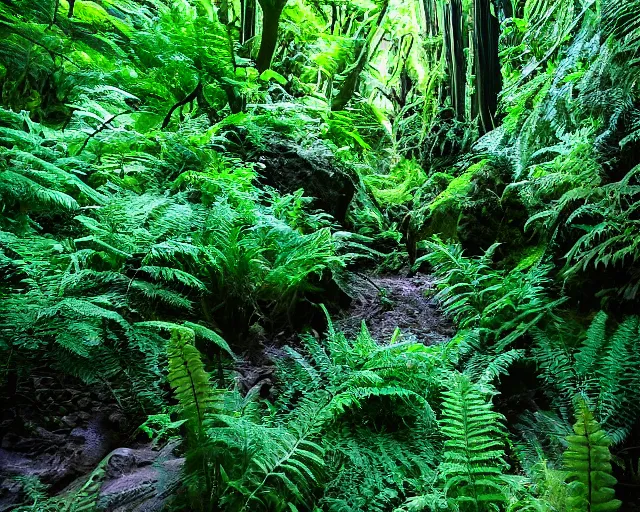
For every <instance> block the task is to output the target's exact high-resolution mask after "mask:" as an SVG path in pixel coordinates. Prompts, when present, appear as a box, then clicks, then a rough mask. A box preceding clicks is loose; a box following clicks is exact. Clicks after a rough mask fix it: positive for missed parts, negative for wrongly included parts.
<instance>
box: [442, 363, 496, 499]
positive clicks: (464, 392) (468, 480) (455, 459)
mask: <svg viewBox="0 0 640 512" xmlns="http://www.w3.org/2000/svg"><path fill="white" fill-rule="evenodd" d="M442 407H443V411H442V420H441V421H440V424H441V429H442V432H443V434H444V435H445V442H444V454H443V461H442V463H441V464H440V466H439V473H440V475H441V478H442V480H443V482H444V492H445V493H446V495H447V499H448V501H449V502H450V503H452V504H453V503H455V504H457V506H458V507H460V509H461V510H491V508H492V505H493V504H497V503H501V502H504V501H505V500H506V497H505V480H504V478H503V477H502V474H503V472H504V470H505V469H506V464H505V462H504V449H503V445H504V436H505V433H504V427H503V426H502V421H503V418H502V416H501V415H500V414H498V413H496V412H494V411H493V410H492V407H491V403H490V402H488V401H487V399H486V397H485V396H484V395H483V394H482V392H480V390H479V389H478V387H477V386H475V385H474V384H473V383H472V382H471V381H470V380H469V378H468V377H466V376H464V375H459V374H458V375H453V376H452V377H451V380H450V387H449V388H448V389H446V390H445V391H444V392H443V403H442Z"/></svg>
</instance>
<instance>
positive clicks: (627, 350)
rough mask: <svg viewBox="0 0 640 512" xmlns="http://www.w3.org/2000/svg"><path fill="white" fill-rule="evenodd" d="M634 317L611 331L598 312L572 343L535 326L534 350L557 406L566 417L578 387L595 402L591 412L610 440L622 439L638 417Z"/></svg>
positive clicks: (551, 396)
mask: <svg viewBox="0 0 640 512" xmlns="http://www.w3.org/2000/svg"><path fill="white" fill-rule="evenodd" d="M638 322H639V320H638V318H637V317H635V316H633V317H628V318H626V319H625V320H624V321H623V322H622V323H621V324H620V325H618V326H617V328H616V329H615V331H613V332H612V333H610V332H608V330H607V315H606V314H605V313H603V312H600V313H598V314H597V315H596V316H595V318H594V319H593V321H592V323H591V325H590V327H589V329H588V330H587V332H586V333H585V334H584V335H583V336H582V337H581V339H580V338H579V339H580V341H581V343H580V344H578V345H576V343H575V341H574V340H575V337H572V336H567V335H564V336H563V335H562V331H559V332H557V333H555V334H553V333H551V332H547V333H544V332H537V333H536V334H535V340H536V344H535V347H534V349H533V356H534V358H535V361H536V363H537V364H538V366H539V368H540V370H541V374H540V377H541V378H542V379H543V380H544V382H545V383H546V384H547V385H548V386H549V388H548V393H549V395H550V398H551V400H552V402H553V404H554V406H555V407H556V408H557V410H558V412H559V413H560V414H562V415H563V416H564V417H565V418H567V417H568V414H569V412H570V410H571V403H572V400H573V396H574V395H575V394H576V393H581V394H583V395H585V396H587V397H589V400H590V401H592V402H593V403H594V404H596V405H595V409H594V414H595V415H596V418H597V421H598V422H599V423H600V424H602V425H603V427H604V429H605V431H606V432H607V435H608V437H609V438H610V439H612V441H613V442H614V443H621V442H623V441H624V440H625V439H626V438H627V436H629V435H630V433H631V432H632V431H633V430H634V428H635V426H636V425H637V422H638V419H639V418H638V414H637V410H636V407H635V405H634V404H635V403H636V402H637V400H638V396H637V395H638V391H637V390H638V385H637V382H638V378H639V376H638V374H639V372H638V361H637V358H638V357H637V354H638V342H639V340H640V334H639V331H638V328H639V324H638Z"/></svg>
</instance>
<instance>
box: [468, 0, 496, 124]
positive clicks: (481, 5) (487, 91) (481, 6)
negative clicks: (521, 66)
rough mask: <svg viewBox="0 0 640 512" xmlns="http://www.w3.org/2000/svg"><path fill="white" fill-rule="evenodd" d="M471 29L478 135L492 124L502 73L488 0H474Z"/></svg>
mask: <svg viewBox="0 0 640 512" xmlns="http://www.w3.org/2000/svg"><path fill="white" fill-rule="evenodd" d="M473 18H474V24H473V30H474V36H475V37H474V39H475V41H474V42H475V51H476V62H475V65H476V98H477V103H478V112H479V114H480V134H481V135H482V134H484V133H486V132H488V131H490V130H493V129H494V128H495V127H496V118H495V117H496V111H497V109H498V94H499V93H500V90H501V89H502V75H501V74H500V62H499V60H498V38H499V36H500V24H499V22H498V18H497V17H496V16H495V15H494V14H492V12H491V0H474V2H473Z"/></svg>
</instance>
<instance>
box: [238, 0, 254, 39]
mask: <svg viewBox="0 0 640 512" xmlns="http://www.w3.org/2000/svg"><path fill="white" fill-rule="evenodd" d="M240 9H241V11H242V12H241V15H240V16H241V24H242V28H241V30H240V44H244V43H246V42H247V41H248V40H249V39H251V38H252V37H253V36H255V35H256V0H240Z"/></svg>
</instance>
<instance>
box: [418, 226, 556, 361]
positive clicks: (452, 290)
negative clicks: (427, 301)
mask: <svg viewBox="0 0 640 512" xmlns="http://www.w3.org/2000/svg"><path fill="white" fill-rule="evenodd" d="M425 246H426V247H427V248H428V249H429V250H430V251H431V252H429V253H428V254H426V255H425V256H423V257H421V258H419V259H418V260H417V261H416V265H419V264H420V263H422V262H423V261H427V262H429V263H430V264H431V265H432V266H433V271H434V272H435V274H436V276H438V277H439V279H440V282H439V285H438V286H439V288H440V291H439V292H438V294H437V295H436V299H437V300H438V301H439V302H440V303H441V305H442V308H443V309H444V311H445V312H446V313H447V314H448V315H450V316H451V317H452V319H453V320H454V321H455V322H456V324H457V325H459V326H460V328H462V329H468V330H471V331H472V332H475V333H476V334H475V336H476V337H478V338H479V342H480V344H481V345H482V346H483V347H485V348H488V349H490V350H491V351H493V352H494V353H500V352H502V351H503V350H504V349H505V348H506V347H508V346H509V345H510V344H512V343H514V342H515V341H516V340H518V339H519V338H521V337H522V336H524V335H525V334H527V333H528V332H529V330H530V329H531V328H533V327H535V326H536V325H537V324H539V323H540V322H543V321H544V320H545V319H546V318H549V317H551V318H553V312H554V310H555V309H556V308H558V307H559V306H560V305H561V304H562V303H563V302H564V300H565V299H563V298H560V299H556V300H553V299H552V298H551V297H550V296H549V292H548V290H547V288H548V286H549V284H550V279H549V277H548V273H549V271H550V266H549V265H546V264H544V263H541V262H536V264H534V265H533V266H530V267H529V268H527V267H520V268H518V267H516V268H515V269H513V270H511V271H506V270H498V269H496V268H495V265H494V264H493V262H492V258H493V255H494V253H495V251H496V249H497V248H498V244H494V245H493V246H492V247H490V248H489V249H488V250H487V251H486V252H485V254H484V255H483V256H481V257H479V258H467V257H465V256H464V255H463V251H462V248H461V247H460V245H459V244H454V245H446V244H444V243H443V242H442V241H440V240H439V239H438V238H434V240H433V241H427V242H425Z"/></svg>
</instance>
